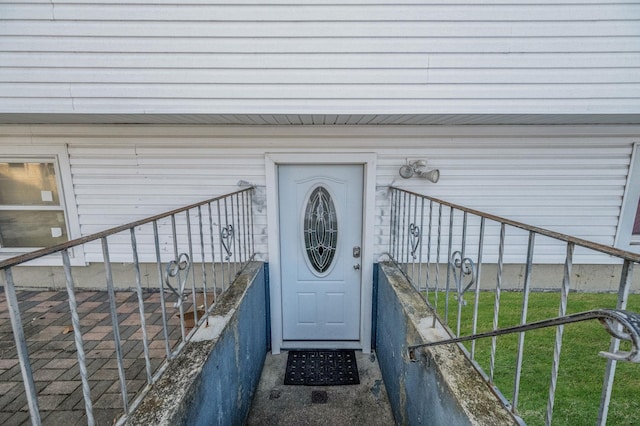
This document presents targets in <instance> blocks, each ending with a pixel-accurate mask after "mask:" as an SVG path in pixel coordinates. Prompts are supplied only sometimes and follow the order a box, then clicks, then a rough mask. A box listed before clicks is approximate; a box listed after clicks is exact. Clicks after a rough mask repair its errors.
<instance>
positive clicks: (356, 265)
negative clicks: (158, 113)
mask: <svg viewBox="0 0 640 426" xmlns="http://www.w3.org/2000/svg"><path fill="white" fill-rule="evenodd" d="M353 269H355V270H356V271H359V270H360V264H359V263H356V264H355V265H353Z"/></svg>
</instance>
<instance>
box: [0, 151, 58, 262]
mask: <svg viewBox="0 0 640 426" xmlns="http://www.w3.org/2000/svg"><path fill="white" fill-rule="evenodd" d="M58 176H59V173H57V171H56V164H55V159H19V158H17V159H2V158H0V248H2V249H5V250H6V249H33V248H38V247H47V246H51V245H54V244H58V243H61V242H64V241H67V240H68V239H69V237H68V235H69V233H68V230H67V224H66V220H65V213H64V205H63V199H62V197H61V191H60V182H59V179H58ZM5 250H3V251H5Z"/></svg>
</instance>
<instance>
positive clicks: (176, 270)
mask: <svg viewBox="0 0 640 426" xmlns="http://www.w3.org/2000/svg"><path fill="white" fill-rule="evenodd" d="M190 270H191V259H190V258H189V255H188V254H187V253H181V254H180V255H179V256H178V258H177V259H174V260H172V261H171V262H169V263H168V264H167V268H166V272H165V276H164V283H165V284H166V286H167V287H168V288H169V290H171V292H172V293H173V294H175V295H176V296H177V297H178V301H177V302H176V303H175V306H176V307H177V308H179V307H180V306H181V305H182V303H183V302H184V301H185V300H186V298H187V296H186V294H185V291H184V290H185V288H186V286H187V278H188V277H189V271H190ZM176 277H177V283H174V285H171V280H172V279H173V278H176Z"/></svg>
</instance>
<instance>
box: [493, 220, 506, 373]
mask: <svg viewBox="0 0 640 426" xmlns="http://www.w3.org/2000/svg"><path fill="white" fill-rule="evenodd" d="M504 238H505V225H504V223H501V224H500V242H499V244H498V271H497V272H496V295H495V302H494V305H493V330H494V331H495V330H497V329H498V316H499V314H500V293H501V291H502V266H503V262H504ZM497 343H498V342H497V337H495V336H494V337H492V338H491V356H490V359H489V378H490V379H491V382H493V374H494V372H495V365H496V348H497Z"/></svg>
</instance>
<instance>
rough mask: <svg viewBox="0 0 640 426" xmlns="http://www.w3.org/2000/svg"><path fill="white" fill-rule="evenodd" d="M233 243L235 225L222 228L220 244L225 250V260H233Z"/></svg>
mask: <svg viewBox="0 0 640 426" xmlns="http://www.w3.org/2000/svg"><path fill="white" fill-rule="evenodd" d="M232 241H233V225H227V226H222V227H220V243H221V244H222V248H223V249H224V251H225V253H227V255H226V256H225V257H224V260H229V259H231V256H233V251H232V250H231V242H232Z"/></svg>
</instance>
